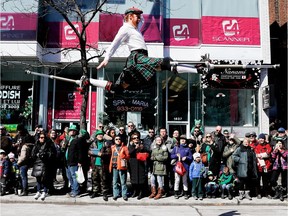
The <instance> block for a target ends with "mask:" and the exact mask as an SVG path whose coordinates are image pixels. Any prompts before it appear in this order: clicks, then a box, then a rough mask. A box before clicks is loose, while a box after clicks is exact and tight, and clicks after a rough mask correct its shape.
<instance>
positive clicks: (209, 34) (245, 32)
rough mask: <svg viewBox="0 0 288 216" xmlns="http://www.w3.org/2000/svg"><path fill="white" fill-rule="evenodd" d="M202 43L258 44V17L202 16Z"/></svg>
mask: <svg viewBox="0 0 288 216" xmlns="http://www.w3.org/2000/svg"><path fill="white" fill-rule="evenodd" d="M202 39H203V44H229V45H260V24H259V19H258V18H248V17H212V16H207V17H202Z"/></svg>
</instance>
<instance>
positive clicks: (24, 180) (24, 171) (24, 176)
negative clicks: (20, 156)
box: [20, 165, 28, 191]
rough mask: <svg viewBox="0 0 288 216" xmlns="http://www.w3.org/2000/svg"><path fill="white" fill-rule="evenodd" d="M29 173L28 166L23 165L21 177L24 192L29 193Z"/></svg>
mask: <svg viewBox="0 0 288 216" xmlns="http://www.w3.org/2000/svg"><path fill="white" fill-rule="evenodd" d="M27 172H28V166H27V165H23V166H21V167H20V176H21V181H22V189H23V191H27V190H28V176H27Z"/></svg>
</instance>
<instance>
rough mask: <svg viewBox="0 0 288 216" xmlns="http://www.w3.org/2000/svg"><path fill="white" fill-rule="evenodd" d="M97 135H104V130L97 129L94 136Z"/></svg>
mask: <svg viewBox="0 0 288 216" xmlns="http://www.w3.org/2000/svg"><path fill="white" fill-rule="evenodd" d="M98 135H104V132H103V131H102V130H97V131H96V133H95V136H98Z"/></svg>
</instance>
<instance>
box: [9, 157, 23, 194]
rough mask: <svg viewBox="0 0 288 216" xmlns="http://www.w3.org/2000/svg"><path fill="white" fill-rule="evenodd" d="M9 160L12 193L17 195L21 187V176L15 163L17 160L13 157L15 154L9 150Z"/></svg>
mask: <svg viewBox="0 0 288 216" xmlns="http://www.w3.org/2000/svg"><path fill="white" fill-rule="evenodd" d="M8 158H9V161H10V162H11V178H10V180H11V189H13V190H14V194H15V195H18V189H21V188H22V187H21V177H20V169H19V166H18V164H17V160H16V159H15V155H14V154H13V153H12V152H10V153H9V154H8Z"/></svg>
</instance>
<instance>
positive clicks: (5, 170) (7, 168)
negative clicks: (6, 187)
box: [0, 157, 12, 178]
mask: <svg viewBox="0 0 288 216" xmlns="http://www.w3.org/2000/svg"><path fill="white" fill-rule="evenodd" d="M0 163H2V164H1V166H2V169H1V171H2V172H1V173H0V177H1V178H2V177H4V175H5V178H8V177H9V175H10V174H11V170H12V169H11V168H12V164H11V162H10V161H9V159H8V158H7V157H6V158H4V159H3V160H2V161H0Z"/></svg>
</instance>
